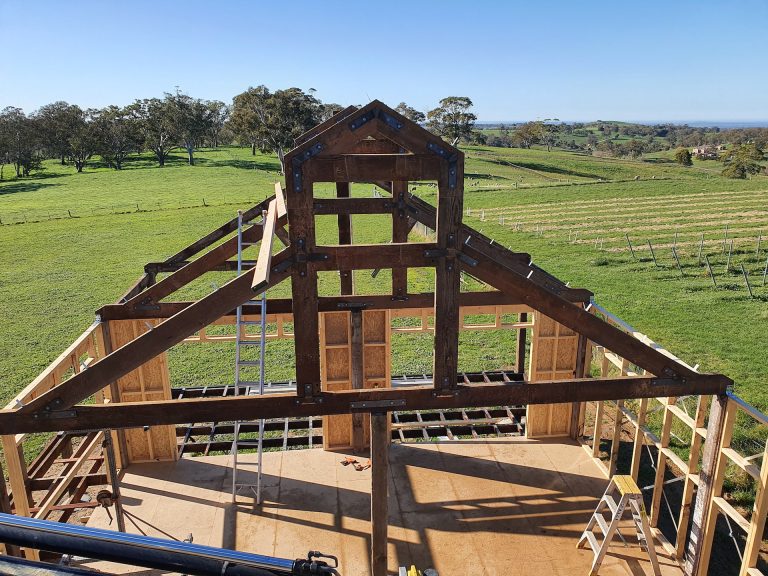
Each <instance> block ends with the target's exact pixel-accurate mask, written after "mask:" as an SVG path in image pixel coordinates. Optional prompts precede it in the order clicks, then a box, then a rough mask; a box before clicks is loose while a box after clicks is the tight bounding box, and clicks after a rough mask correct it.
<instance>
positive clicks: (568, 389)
mask: <svg viewBox="0 0 768 576" xmlns="http://www.w3.org/2000/svg"><path fill="white" fill-rule="evenodd" d="M89 370H90V369H89ZM86 372H88V370H86ZM729 384H731V380H729V379H728V378H726V377H725V376H721V375H719V374H695V375H694V376H693V377H691V378H688V379H686V380H677V379H656V378H647V377H625V378H610V379H580V380H554V381H541V382H537V383H535V384H529V383H514V384H472V385H459V386H457V387H456V388H455V389H454V391H453V394H450V395H440V394H435V390H434V388H433V387H432V386H418V387H414V388H408V389H404V388H378V389H376V388H370V389H364V390H343V391H338V392H321V393H319V394H318V395H317V396H316V397H315V401H311V402H310V401H301V400H297V398H296V396H295V395H294V394H271V395H268V396H230V397H226V398H194V399H189V400H183V399H182V400H166V401H156V402H132V403H123V404H100V405H82V406H81V405H78V406H75V407H74V408H73V409H72V410H67V411H63V412H58V413H56V412H54V413H52V414H51V415H50V416H43V415H41V416H38V417H32V418H30V417H29V415H28V414H24V413H23V412H22V411H21V410H3V411H0V434H17V433H31V432H54V431H69V430H83V429H104V428H111V429H114V428H138V427H141V426H156V425H161V424H183V423H188V422H212V421H214V420H219V419H221V415H222V414H226V415H227V419H231V420H254V419H260V418H285V417H300V416H319V415H326V414H350V413H353V412H376V411H380V410H382V409H384V408H386V409H388V410H394V409H396V410H427V409H447V408H471V407H478V406H506V405H521V404H555V403H561V402H586V401H595V400H620V399H629V398H652V397H658V396H687V395H690V394H723V393H724V392H725V390H726V388H727V387H728V385H729Z"/></svg>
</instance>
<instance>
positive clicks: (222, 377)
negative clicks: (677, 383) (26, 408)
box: [0, 147, 768, 409]
mask: <svg viewBox="0 0 768 576" xmlns="http://www.w3.org/2000/svg"><path fill="white" fill-rule="evenodd" d="M466 153H467V158H466V194H465V207H466V208H468V209H469V211H470V215H469V216H468V217H466V220H467V221H468V222H469V223H470V224H471V225H474V226H476V227H478V228H480V229H482V230H483V232H484V233H486V234H488V235H490V236H492V237H494V238H496V239H497V240H498V241H499V242H502V243H503V244H505V245H509V246H511V247H512V248H513V249H515V250H521V251H528V252H530V253H531V254H532V255H533V257H534V261H535V262H536V263H537V264H539V265H541V266H543V267H544V268H546V269H548V270H549V271H551V272H553V273H554V274H556V275H558V276H559V277H561V278H562V279H563V280H566V281H569V282H571V284H572V285H578V286H584V287H588V288H590V289H591V290H593V291H594V292H595V294H596V298H597V300H598V301H599V302H600V303H602V304H603V305H605V306H606V307H608V308H609V309H610V310H612V311H613V312H614V313H616V314H618V315H619V316H621V317H623V318H625V319H626V320H627V321H628V322H630V323H632V324H633V325H635V326H636V327H637V328H638V329H639V330H641V331H643V332H645V333H647V334H648V335H650V336H651V337H653V338H654V339H656V340H657V341H659V342H660V343H661V344H663V345H665V346H666V347H668V348H669V349H670V350H672V351H674V352H675V353H677V354H678V355H680V356H681V357H682V358H684V359H685V360H686V361H688V362H691V363H699V364H700V365H701V368H702V369H703V370H711V371H722V372H724V373H726V374H728V375H730V376H731V377H733V378H734V380H735V381H736V383H737V384H736V389H737V391H738V393H739V394H741V395H742V396H744V397H745V398H746V399H747V400H748V401H750V402H753V403H755V404H756V405H758V406H759V407H761V408H762V409H766V408H768V393H766V392H765V391H764V383H765V382H766V380H767V379H768V378H767V377H768V360H767V359H766V354H765V352H766V344H765V339H764V334H765V333H766V328H768V304H767V303H766V302H767V301H768V289H766V288H763V287H762V286H757V284H759V281H758V278H757V276H758V274H759V272H760V270H759V266H760V262H761V261H764V259H765V255H764V254H763V256H761V255H759V254H758V255H755V254H753V255H750V254H749V246H750V245H751V244H750V243H752V244H754V242H755V239H756V234H757V230H758V224H759V222H749V223H745V224H743V225H742V224H739V218H740V214H741V212H742V211H746V212H748V213H753V212H759V211H760V206H761V204H764V202H765V200H766V199H768V196H766V194H767V193H766V192H765V191H766V190H768V179H766V178H762V177H756V178H755V179H753V180H747V181H734V180H727V179H724V178H722V177H720V176H718V175H716V174H712V173H710V172H709V171H704V170H700V169H698V168H697V167H693V168H683V167H680V166H677V165H675V164H672V163H669V162H667V161H665V160H664V159H662V158H653V159H650V161H647V162H644V161H631V160H613V159H602V158H596V157H591V156H586V155H583V154H577V153H570V152H563V151H552V152H549V153H548V152H546V151H541V150H519V149H493V148H487V147H468V148H467V149H466ZM197 156H198V163H197V165H196V166H188V165H186V164H185V163H184V161H183V158H182V157H181V156H180V155H179V156H178V157H177V158H175V159H174V160H173V161H172V162H170V163H169V165H167V166H166V167H164V168H158V167H157V166H156V165H154V164H153V163H152V161H151V158H149V157H148V156H146V155H144V156H141V157H139V158H137V159H135V160H133V161H131V162H128V163H127V166H126V169H124V170H123V171H119V172H118V171H114V170H110V169H108V168H106V167H102V166H99V165H98V164H96V165H94V166H89V167H88V168H86V171H85V172H84V173H83V174H76V173H74V170H73V169H72V168H71V167H69V166H63V167H62V166H60V165H58V164H57V163H56V162H55V161H50V162H46V164H45V170H44V172H43V173H42V174H41V175H40V176H36V177H34V178H29V179H22V180H10V181H5V182H2V183H0V218H2V219H3V221H4V225H2V226H0V263H1V264H2V266H0V314H2V316H3V319H4V329H3V337H2V338H1V339H0V373H2V374H3V377H2V380H1V381H0V399H2V400H3V401H7V400H8V399H9V398H10V397H11V396H12V394H13V393H14V392H15V391H17V390H19V389H20V388H21V387H22V386H24V385H25V384H26V383H27V382H29V381H30V380H31V379H32V378H34V376H35V375H36V374H37V373H38V372H39V371H40V370H41V369H42V368H44V367H45V366H46V365H47V364H48V363H49V362H50V361H51V360H53V359H54V358H55V357H56V356H57V355H58V353H59V352H60V351H61V350H63V349H64V348H65V347H66V346H67V345H68V344H69V343H70V342H71V341H72V340H73V339H74V338H75V337H77V336H78V335H79V334H80V333H81V332H82V331H83V329H85V327H87V326H88V324H90V322H91V321H92V320H93V314H94V311H95V310H96V309H97V308H98V307H99V306H100V305H102V304H104V303H109V302H113V301H114V300H115V299H116V298H118V297H119V296H120V295H121V294H122V292H123V291H124V290H125V289H126V288H127V287H128V286H129V285H130V284H131V283H132V282H133V281H135V279H136V278H137V277H138V276H139V275H140V273H141V271H142V266H143V265H144V264H145V263H146V262H149V261H158V260H162V259H164V258H166V257H168V256H169V255H171V254H173V253H175V252H176V251H177V250H178V249H180V248H181V247H183V246H185V245H186V244H188V243H190V242H191V241H193V240H195V239H196V238H198V237H200V236H201V235H203V234H204V233H206V232H208V231H210V230H211V229H213V228H215V227H217V226H218V225H219V224H220V223H222V222H223V221H225V220H227V219H229V218H231V217H233V216H234V215H235V213H236V210H237V209H238V208H241V207H242V208H245V207H248V206H250V205H252V204H253V203H254V202H255V201H257V200H260V199H261V198H264V197H265V196H267V195H269V194H271V192H272V189H273V184H274V182H275V180H276V179H278V178H279V173H278V165H277V161H276V160H275V159H274V158H272V157H270V156H265V155H261V154H259V155H256V156H255V157H254V156H251V155H250V151H249V150H247V149H240V148H234V147H232V148H229V147H228V148H220V149H216V150H203V151H200V152H199V153H198V154H197ZM6 174H8V171H6ZM323 192H324V193H328V192H329V190H328V189H327V188H326V189H324V191H323ZM354 193H355V194H358V195H370V194H371V193H372V187H371V186H368V185H365V186H363V185H360V186H357V187H355V188H354ZM416 193H417V194H419V195H421V196H423V197H424V198H425V199H427V200H428V201H430V202H434V201H435V198H436V189H435V188H434V187H431V186H428V185H417V186H416ZM676 197H679V202H675V198H676ZM203 199H205V204H206V205H203ZM697 202H698V203H701V212H700V213H699V214H697V211H698V209H697ZM136 204H138V209H136V206H135V205H136ZM121 207H125V208H124V209H123V208H121ZM67 211H69V212H71V217H70V215H69V212H67ZM483 211H485V213H484V214H483ZM715 211H719V212H722V215H723V218H721V219H716V218H715V217H714V216H713V214H714V212H715ZM23 212H27V213H29V214H34V215H35V217H34V218H32V217H30V218H28V223H26V224H24V223H19V224H10V225H9V224H5V223H6V222H7V221H10V219H11V216H10V215H12V214H18V213H23ZM48 212H50V215H48V216H46V213H48ZM64 212H67V214H63V213H64ZM678 212H679V213H678ZM481 214H482V219H481ZM758 216H759V215H758ZM758 216H751V217H750V219H751V220H754V219H755V218H758ZM502 217H503V224H502V223H501V220H500V219H501V218H502ZM658 218H661V219H662V220H660V221H658V222H657V221H656V219H658ZM646 219H653V220H654V223H653V226H656V227H657V229H650V230H644V231H642V232H641V231H640V230H638V229H636V228H637V227H639V226H640V225H641V223H642V221H643V220H646ZM33 220H37V221H33ZM331 220H332V217H331V218H330V219H323V218H319V219H318V226H319V234H320V237H321V240H322V241H324V242H333V241H334V238H333V235H332V222H331ZM22 221H23V220H22ZM691 222H694V223H697V224H695V225H694V226H693V227H692V228H691V227H689V228H684V227H683V226H684V225H686V224H690V223H691ZM727 222H728V223H730V226H731V229H732V230H737V229H738V230H739V232H738V233H734V234H735V236H736V238H737V241H736V250H735V253H734V254H733V255H732V259H733V265H732V270H731V271H730V272H728V273H727V274H726V272H725V270H724V265H725V262H724V259H723V258H724V255H723V254H722V253H721V251H720V250H719V248H718V246H719V245H718V243H717V240H718V234H720V232H722V228H723V227H724V225H725V224H726V223H727ZM518 223H519V226H518ZM537 225H538V226H539V232H537V231H536V226H537ZM389 226H390V225H389V223H388V220H387V218H386V217H384V216H368V217H355V221H354V233H355V239H356V241H360V242H386V241H387V240H388V236H389V234H390V227H389ZM664 226H666V228H665V227H664ZM675 226H678V227H679V230H678V242H679V248H680V250H679V256H680V258H681V260H682V266H683V269H684V277H683V278H681V275H680V272H679V270H678V269H677V267H676V264H675V262H674V261H673V259H672V257H671V253H670V249H669V248H668V246H667V245H668V244H670V243H671V242H672V236H673V234H674V231H675ZM577 227H579V230H580V232H579V235H578V237H576V238H573V237H571V239H570V240H569V233H572V232H573V231H574V229H575V228H577ZM625 229H626V231H627V232H629V233H630V238H632V240H633V242H635V243H636V244H637V245H638V251H637V254H636V256H637V258H638V259H637V260H634V259H633V258H632V256H631V254H629V252H628V250H627V249H626V241H625V240H623V235H624V233H625ZM741 229H744V230H743V231H741ZM701 231H704V232H705V233H706V234H707V241H708V243H707V245H706V253H707V254H709V255H710V260H711V263H712V264H713V267H714V268H715V269H716V279H717V281H718V288H717V289H715V288H714V287H713V286H712V284H711V280H710V278H709V277H708V276H707V274H706V272H705V271H704V269H703V268H702V267H701V266H699V264H698V262H697V260H696V254H695V252H696V246H695V245H694V244H693V243H694V242H695V241H696V240H697V238H698V236H697V234H699V233H700V232H701ZM417 232H418V229H417V231H415V232H414V234H416V233H417ZM766 233H768V228H767V229H766ZM598 236H602V237H603V245H602V250H601V249H599V247H596V246H595V241H596V239H597V237H598ZM647 239H651V241H652V242H653V243H654V245H656V244H658V245H659V251H660V254H659V255H658V256H659V258H658V259H659V267H656V266H654V264H653V262H652V261H651V260H650V256H649V254H648V250H647V248H646V249H643V243H644V241H645V240H647ZM765 248H768V242H766V244H765V247H764V248H763V250H765ZM753 249H754V247H753ZM761 259H762V260H761ZM742 262H743V263H745V265H746V266H747V268H748V271H749V272H750V277H751V278H752V279H753V281H754V282H755V284H756V286H755V298H749V296H748V295H747V293H746V290H745V288H744V285H743V279H741V276H740V274H741V272H740V270H739V271H738V274H737V273H736V270H737V269H736V268H734V266H736V265H738V264H740V263H742ZM356 275H357V286H358V289H359V290H360V291H362V292H374V291H377V290H385V289H386V286H388V282H389V276H388V273H387V272H386V271H382V273H381V274H380V275H379V276H378V277H377V278H376V279H373V278H372V277H371V274H370V272H369V271H359V272H357V273H356ZM230 277H231V275H227V274H211V275H210V277H206V278H205V279H204V280H201V281H198V282H195V283H193V284H192V285H190V286H188V287H186V288H185V289H184V290H182V292H181V293H180V294H179V296H178V297H179V298H196V297H199V296H201V295H203V294H205V293H207V292H209V291H210V290H212V289H213V288H214V287H215V286H217V285H221V284H222V283H223V282H226V281H227V280H228V279H229V278H230ZM336 282H337V278H336V277H335V276H334V275H333V274H323V275H322V277H321V290H322V291H327V292H328V293H330V292H331V291H332V290H333V289H335V287H336ZM431 283H432V274H431V273H430V272H429V271H427V270H419V271H416V272H413V273H412V274H411V275H410V284H411V289H412V290H428V289H430V287H431ZM466 287H467V289H470V288H475V289H476V288H478V286H477V285H476V284H473V282H472V281H471V280H468V283H467V285H466ZM287 290H288V287H287V285H285V286H279V287H277V288H275V289H274V290H273V291H271V292H270V295H273V296H278V295H287V294H288V292H287ZM462 338H463V343H464V344H465V345H464V346H462V356H461V366H462V368H463V369H465V370H477V369H481V368H493V367H499V366H505V365H509V364H510V363H511V360H510V350H512V349H513V345H514V335H513V334H493V333H490V332H483V333H465V334H463V335H462ZM395 347H396V352H397V353H396V354H394V359H393V371H394V372H395V373H407V372H424V371H429V370H430V365H431V358H430V341H429V336H428V335H423V334H422V335H398V336H397V337H396V339H395ZM231 348H232V347H231V346H230V345H226V344H213V345H211V344H208V345H203V344H183V345H179V346H177V347H175V348H174V349H173V350H172V352H171V354H170V362H171V366H172V372H173V382H174V385H178V386H181V385H196V384H203V383H207V384H213V383H224V382H228V381H230V380H231V376H232V367H233V362H232V350H231ZM269 355H270V362H269V369H268V377H269V378H271V379H284V378H290V377H292V374H293V369H294V368H293V356H292V343H291V342H290V341H282V342H277V341H273V342H270V346H269Z"/></svg>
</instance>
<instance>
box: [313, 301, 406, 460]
mask: <svg viewBox="0 0 768 576" xmlns="http://www.w3.org/2000/svg"><path fill="white" fill-rule="evenodd" d="M362 314H363V388H385V387H388V386H389V385H390V382H391V378H392V376H391V371H390V366H391V363H390V354H391V340H390V336H391V332H392V330H391V327H390V325H391V316H390V312H389V311H388V310H366V311H363V313H362ZM320 374H321V380H322V387H323V390H329V391H335V390H350V389H352V339H351V313H350V312H348V311H344V312H323V313H321V314H320ZM362 430H363V434H364V438H363V441H362V445H363V446H364V447H367V446H368V445H369V444H370V436H369V434H370V420H369V416H368V415H367V414H366V415H365V416H364V419H363V426H362ZM353 446H354V439H353V425H352V416H351V415H350V414H342V415H338V416H324V417H323V448H324V449H326V450H342V449H348V448H352V447H353Z"/></svg>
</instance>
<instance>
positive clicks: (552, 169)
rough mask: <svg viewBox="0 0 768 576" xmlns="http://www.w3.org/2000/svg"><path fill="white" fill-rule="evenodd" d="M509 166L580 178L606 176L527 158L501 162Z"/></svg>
mask: <svg viewBox="0 0 768 576" xmlns="http://www.w3.org/2000/svg"><path fill="white" fill-rule="evenodd" d="M500 163H504V164H506V165H509V166H512V167H514V166H519V167H521V168H528V169H529V170H536V171H537V172H545V173H548V174H559V175H561V176H575V177H579V178H593V179H595V180H598V179H601V178H605V176H604V175H603V174H594V173H592V172H579V171H577V170H571V169H568V168H559V167H557V166H551V165H549V164H542V163H540V162H530V161H525V160H522V161H521V160H518V161H517V162H514V163H512V162H500Z"/></svg>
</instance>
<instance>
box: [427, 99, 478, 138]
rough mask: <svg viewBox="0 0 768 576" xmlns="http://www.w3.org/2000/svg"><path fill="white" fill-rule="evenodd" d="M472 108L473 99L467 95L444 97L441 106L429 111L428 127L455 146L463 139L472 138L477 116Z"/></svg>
mask: <svg viewBox="0 0 768 576" xmlns="http://www.w3.org/2000/svg"><path fill="white" fill-rule="evenodd" d="M471 109H472V100H470V99H469V98H467V97H466V96H449V97H448V98H443V99H442V100H440V106H438V107H437V108H434V109H432V110H430V111H429V112H427V127H428V128H429V129H430V130H432V132H434V133H435V134H437V135H439V136H441V137H443V138H445V139H446V140H448V141H449V142H451V144H452V145H454V146H455V145H456V144H457V143H458V142H459V140H461V139H466V140H469V139H471V138H472V128H473V127H474V125H475V120H477V116H475V115H474V114H473V113H472V112H471Z"/></svg>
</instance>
